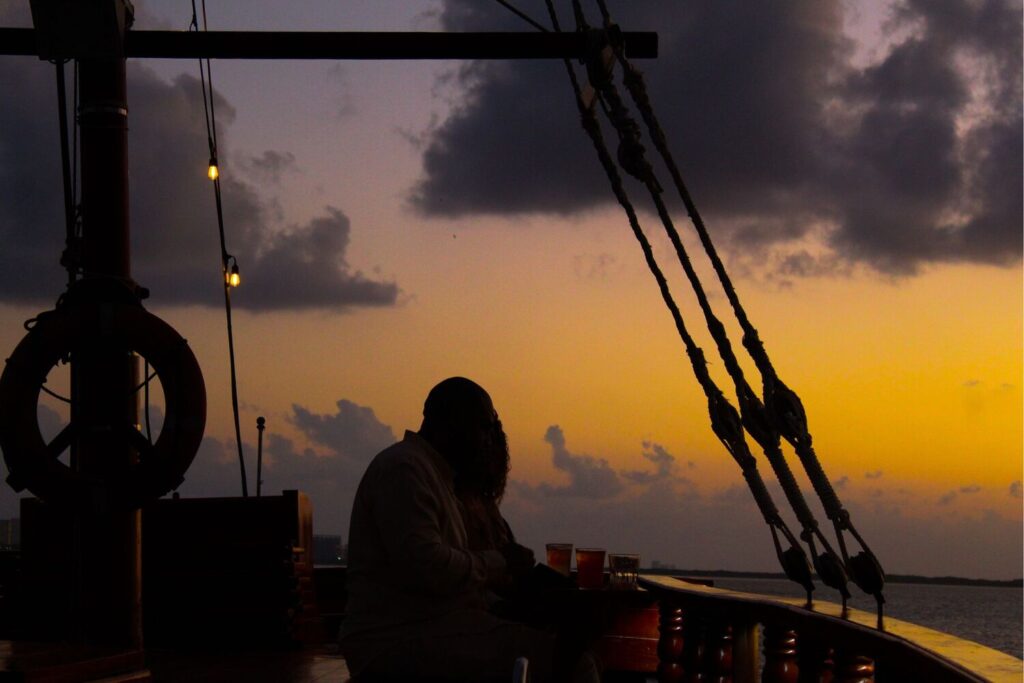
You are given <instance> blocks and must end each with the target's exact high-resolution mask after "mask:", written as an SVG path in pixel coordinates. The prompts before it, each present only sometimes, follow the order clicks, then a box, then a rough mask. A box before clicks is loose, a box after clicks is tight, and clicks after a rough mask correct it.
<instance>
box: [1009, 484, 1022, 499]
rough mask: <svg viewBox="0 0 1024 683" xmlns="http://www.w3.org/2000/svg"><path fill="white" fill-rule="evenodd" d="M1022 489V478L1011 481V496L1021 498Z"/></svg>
mask: <svg viewBox="0 0 1024 683" xmlns="http://www.w3.org/2000/svg"><path fill="white" fill-rule="evenodd" d="M1020 489H1021V487H1020V480H1017V481H1014V482H1011V483H1010V497H1011V498H1020V497H1021V490H1020Z"/></svg>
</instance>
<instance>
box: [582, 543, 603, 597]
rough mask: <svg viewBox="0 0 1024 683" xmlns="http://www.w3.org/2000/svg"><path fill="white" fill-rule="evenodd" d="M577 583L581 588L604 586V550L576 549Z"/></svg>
mask: <svg viewBox="0 0 1024 683" xmlns="http://www.w3.org/2000/svg"><path fill="white" fill-rule="evenodd" d="M576 583H577V584H578V585H579V587H580V588H601V587H602V586H603V585H604V548H576Z"/></svg>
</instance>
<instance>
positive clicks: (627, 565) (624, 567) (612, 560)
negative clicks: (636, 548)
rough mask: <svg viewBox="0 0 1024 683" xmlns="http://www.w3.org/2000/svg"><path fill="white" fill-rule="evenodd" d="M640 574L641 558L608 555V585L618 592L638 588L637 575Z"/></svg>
mask: <svg viewBox="0 0 1024 683" xmlns="http://www.w3.org/2000/svg"><path fill="white" fill-rule="evenodd" d="M639 572H640V556H639V555H624V554H620V553H613V554H609V555H608V584H609V586H611V588H613V589H617V590H633V589H634V588H636V575H637V574H638V573H639Z"/></svg>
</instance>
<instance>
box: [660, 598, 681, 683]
mask: <svg viewBox="0 0 1024 683" xmlns="http://www.w3.org/2000/svg"><path fill="white" fill-rule="evenodd" d="M658 634H659V635H658V683H682V680H683V665H682V658H683V610H682V609H681V608H680V607H679V606H678V605H676V604H675V603H672V602H671V601H670V598H668V597H663V598H662V599H661V607H660V608H659V621H658Z"/></svg>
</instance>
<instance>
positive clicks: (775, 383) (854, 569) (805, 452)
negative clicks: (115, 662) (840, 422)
mask: <svg viewBox="0 0 1024 683" xmlns="http://www.w3.org/2000/svg"><path fill="white" fill-rule="evenodd" d="M597 3H598V6H599V7H600V10H601V14H602V16H603V19H604V23H605V28H606V32H605V33H604V35H613V36H614V35H616V33H617V30H616V28H615V25H614V23H613V22H612V20H611V17H610V14H609V12H608V8H607V5H606V3H605V0H597ZM573 4H574V8H575V9H576V10H577V20H578V21H579V22H580V24H581V26H582V25H584V24H583V21H584V20H583V16H582V12H581V11H580V9H579V2H578V0H573ZM610 47H611V49H612V51H613V54H614V57H615V60H616V61H618V62H619V63H620V64H621V65H622V67H623V73H624V76H623V83H624V85H625V86H626V88H627V90H628V91H629V93H630V95H631V96H632V99H633V101H634V103H635V104H636V106H637V108H638V110H639V111H640V113H641V116H642V117H643V119H644V122H645V124H646V127H647V130H648V133H649V135H650V137H651V140H652V141H653V142H654V145H655V148H656V149H657V150H658V152H659V154H660V155H661V157H662V159H663V160H664V162H665V165H666V167H667V168H668V169H669V172H670V174H671V176H672V179H673V183H674V184H675V186H676V189H677V191H678V192H679V195H680V198H681V199H682V201H683V204H684V206H685V207H686V210H687V212H688V213H689V215H690V218H691V220H692V222H693V224H694V227H695V229H696V230H697V234H698V236H699V238H700V241H701V244H702V245H703V247H704V250H705V251H706V252H707V254H708V257H709V258H710V260H711V263H712V266H713V267H714V270H715V273H716V274H717V276H718V278H719V280H720V281H721V283H722V286H723V288H724V290H725V292H726V296H727V298H728V300H729V302H730V304H731V306H732V308H733V311H734V313H735V315H736V318H737V320H738V321H739V323H740V326H741V328H742V330H743V345H744V347H746V349H747V351H748V353H749V354H750V356H751V357H752V358H753V360H754V363H755V365H756V366H757V368H758V371H759V372H760V374H761V376H762V382H763V385H764V395H765V403H764V404H761V402H760V401H756V403H755V402H753V401H750V400H749V398H745V396H746V395H747V394H748V392H749V393H752V392H751V390H750V387H749V385H747V383H746V382H745V380H743V379H742V371H740V370H739V366H738V364H737V363H736V362H735V356H734V355H733V354H732V351H731V348H729V347H728V341H727V340H724V344H722V343H719V341H720V336H721V337H723V338H724V328H722V327H721V324H720V323H719V322H718V321H717V320H715V319H714V318H713V315H712V316H709V317H708V327H709V329H710V331H711V333H712V336H713V337H715V340H716V343H719V351H720V352H721V353H722V358H723V361H724V362H725V365H726V368H727V369H728V370H729V372H730V375H732V376H733V378H734V381H736V383H737V395H738V396H739V397H740V398H739V401H740V409H741V411H742V412H743V417H744V426H746V427H747V430H748V431H749V432H750V434H751V435H752V436H753V438H754V439H755V440H756V441H758V443H759V444H760V445H761V446H762V448H763V449H764V451H765V454H766V456H767V457H768V459H769V461H770V462H771V463H772V466H773V468H775V471H776V474H777V475H778V477H779V481H780V483H781V484H782V486H783V489H784V490H785V491H786V495H787V497H788V498H789V500H790V504H791V505H792V506H793V509H794V511H795V512H796V514H797V517H798V519H799V520H800V522H801V524H802V525H803V527H804V538H805V539H806V540H808V542H809V543H813V541H811V540H810V539H812V538H813V537H815V536H817V537H818V538H819V540H820V541H821V542H822V546H823V548H824V551H825V552H824V553H823V555H822V556H820V557H817V558H816V559H817V560H818V562H817V564H818V565H819V566H818V570H819V575H821V576H822V579H823V580H824V581H825V582H826V584H828V585H832V586H833V587H836V588H839V590H840V591H841V592H842V593H843V598H844V603H845V599H846V596H847V595H848V593H847V591H846V588H845V582H846V581H845V576H844V575H843V574H844V573H845V572H843V568H842V567H841V566H838V562H837V561H836V560H837V559H838V558H836V556H835V552H834V551H833V550H832V548H831V546H830V545H829V544H828V542H827V540H826V538H825V537H824V535H823V534H822V533H821V531H820V530H819V529H818V526H817V522H816V520H814V518H813V515H811V513H810V510H809V509H808V508H807V504H806V502H805V501H804V500H803V495H802V493H800V491H799V487H798V486H797V484H796V480H795V479H794V478H793V476H792V472H790V470H789V467H788V465H786V463H785V459H784V458H783V457H782V454H781V450H780V448H779V436H780V434H781V436H782V437H784V438H786V440H787V441H788V442H790V443H791V444H792V445H793V447H794V449H795V451H796V453H797V457H798V458H799V459H800V461H801V463H802V464H803V466H804V469H805V470H806V472H807V474H808V478H809V479H810V481H811V484H812V486H813V487H814V490H815V492H816V493H817V494H818V497H819V498H820V499H821V501H822V504H823V507H824V508H825V512H826V514H827V516H828V517H829V519H830V520H831V521H832V522H833V525H834V526H835V531H836V538H837V540H838V542H839V547H840V551H841V552H842V556H843V560H844V562H845V564H846V569H847V571H848V572H849V574H850V575H851V576H852V578H853V580H854V582H855V583H857V585H858V586H860V587H861V588H862V589H863V590H864V591H865V592H867V593H869V594H872V595H873V596H874V597H875V599H876V601H877V602H878V605H879V614H881V605H882V603H883V602H884V597H883V596H882V587H883V586H884V581H885V578H884V573H883V572H882V569H881V566H880V565H879V563H878V560H877V558H876V557H875V556H874V554H873V553H872V552H871V550H870V548H869V547H868V545H867V544H866V542H865V541H864V540H863V538H862V537H861V536H860V534H859V533H858V532H857V530H856V528H855V527H854V526H853V524H852V522H851V520H850V515H849V513H848V512H847V511H846V510H845V509H844V508H843V506H842V503H841V502H840V501H839V497H838V496H837V495H836V493H835V490H834V489H833V488H832V485H831V483H829V480H828V477H827V476H826V475H825V472H824V470H823V468H822V467H821V463H820V462H819V460H818V458H817V455H816V453H815V451H814V448H813V446H812V439H811V435H810V432H809V429H808V426H807V417H806V413H805V411H804V408H803V405H802V403H801V401H800V398H799V396H797V394H796V393H795V392H793V391H792V390H791V389H789V388H788V387H787V386H786V385H785V384H784V383H783V382H782V381H781V380H780V379H779V377H778V375H777V373H776V371H775V368H774V367H773V365H772V363H771V361H770V359H769V358H768V354H767V352H766V350H765V348H764V345H763V343H762V342H761V340H760V338H759V336H758V333H757V330H756V329H755V328H754V326H753V325H752V324H751V322H750V320H749V318H748V317H747V315H746V312H745V311H744V309H743V306H742V304H741V303H740V300H739V296H738V295H737V293H736V290H735V288H734V287H733V285H732V282H731V280H730V279H729V276H728V273H727V272H726V270H725V266H724V265H723V263H722V260H721V258H720V257H719V256H718V253H717V251H716V249H715V247H714V244H713V243H712V241H711V238H710V235H709V234H708V231H707V229H706V227H705V226H704V222H703V219H702V218H701V216H700V213H699V212H698V210H697V207H696V205H695V203H694V201H693V199H692V197H691V196H690V194H689V192H688V191H687V189H686V185H685V183H684V182H683V180H682V175H681V173H680V172H679V168H678V165H677V164H676V163H675V160H674V159H673V157H672V154H671V152H670V151H669V149H668V144H667V139H666V136H665V133H664V131H663V129H662V128H661V125H660V123H659V122H658V119H657V117H656V115H655V113H654V108H653V106H652V105H651V102H650V98H649V96H648V94H647V90H646V86H645V83H644V80H643V75H642V73H641V72H640V71H639V70H638V69H636V68H635V67H633V66H632V65H631V64H630V63H629V62H628V60H627V58H626V56H625V54H624V51H623V50H622V46H621V44H617V43H616V42H615V41H611V45H610ZM604 80H605V81H606V82H608V83H612V81H611V78H610V77H606V78H605V79H604ZM606 92H607V98H608V99H609V100H610V102H609V104H610V107H611V110H612V111H611V117H612V121H613V123H615V124H616V128H617V129H618V130H620V131H622V132H620V138H622V144H623V146H624V147H626V148H628V150H629V151H628V152H626V153H625V154H620V158H621V157H623V156H625V157H626V158H628V159H629V160H630V162H631V163H632V164H633V165H634V166H638V167H639V168H638V170H639V171H640V173H642V174H651V175H652V176H653V169H652V168H651V167H650V165H649V164H648V163H646V162H645V161H644V160H643V159H642V155H643V152H644V150H643V147H642V146H640V144H639V131H638V127H637V125H636V124H635V122H632V121H631V120H626V119H628V116H629V115H628V111H627V110H626V109H625V107H624V106H623V105H622V103H621V99H619V98H618V95H617V93H616V92H614V84H612V85H611V86H609V87H607V88H605V89H602V95H603V96H604V95H605V94H606ZM620 119H621V120H620ZM635 157H640V158H639V159H637V158H635ZM627 168H628V167H627ZM640 179H641V180H644V181H645V184H646V185H647V186H648V188H649V189H650V190H651V194H652V197H653V198H654V201H655V203H656V206H658V211H659V214H663V207H664V202H663V201H662V200H661V198H660V195H659V194H658V192H655V189H654V188H655V187H657V182H656V181H648V180H645V178H644V176H641V178H640ZM657 189H658V191H659V192H660V187H658V188H657ZM663 215H664V216H667V213H664V214H663ZM665 227H666V231H668V232H669V235H670V238H671V239H672V242H673V245H674V246H675V247H676V250H677V254H678V255H679V258H680V261H681V262H682V264H683V267H684V270H686V271H687V276H688V277H690V275H691V273H692V272H693V271H692V267H690V266H689V265H688V258H687V257H686V255H685V250H684V249H683V248H682V243H681V242H680V241H679V240H678V236H677V235H674V232H675V231H674V228H672V227H670V223H668V222H666V224H665ZM690 281H691V284H694V291H695V292H696V293H697V297H698V300H699V301H700V302H701V308H702V310H705V315H706V316H707V315H708V313H709V311H710V307H706V302H707V299H706V297H705V296H704V295H703V291H702V288H700V284H699V280H697V279H696V275H695V273H694V274H693V277H690ZM723 349H724V352H723ZM744 408H749V409H750V413H749V416H750V417H749V418H748V413H747V412H746V411H745V410H744ZM765 418H767V419H765ZM777 464H778V465H779V466H778V467H776V465H777ZM844 531H849V532H850V533H851V534H852V535H853V537H854V538H855V539H856V540H857V542H858V543H859V544H860V545H861V547H862V549H863V552H861V553H860V554H858V555H857V556H854V557H852V558H851V557H850V556H849V554H848V552H847V549H846V543H845V540H844V537H843V532H844ZM813 552H814V548H813V545H812V553H813ZM834 584H839V585H834ZM880 618H881V617H880Z"/></svg>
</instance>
